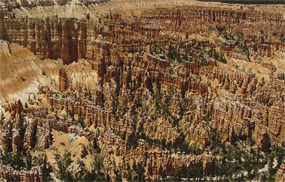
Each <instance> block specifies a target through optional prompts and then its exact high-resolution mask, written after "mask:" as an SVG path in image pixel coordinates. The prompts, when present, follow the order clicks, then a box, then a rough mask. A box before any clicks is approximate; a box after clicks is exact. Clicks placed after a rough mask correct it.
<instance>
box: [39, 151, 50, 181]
mask: <svg viewBox="0 0 285 182" xmlns="http://www.w3.org/2000/svg"><path fill="white" fill-rule="evenodd" d="M40 166H41V173H42V176H43V181H51V176H50V173H51V172H52V168H51V166H50V164H49V163H48V161H47V156H46V155H44V158H43V159H40Z"/></svg>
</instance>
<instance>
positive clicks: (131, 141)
mask: <svg viewBox="0 0 285 182" xmlns="http://www.w3.org/2000/svg"><path fill="white" fill-rule="evenodd" d="M127 145H128V146H129V147H130V148H137V146H138V138H137V136H136V135H135V134H131V135H130V136H129V137H128V139H127Z"/></svg>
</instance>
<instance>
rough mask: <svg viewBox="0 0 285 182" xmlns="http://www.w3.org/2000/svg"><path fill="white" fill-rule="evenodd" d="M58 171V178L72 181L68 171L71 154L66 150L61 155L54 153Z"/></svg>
mask: <svg viewBox="0 0 285 182" xmlns="http://www.w3.org/2000/svg"><path fill="white" fill-rule="evenodd" d="M55 158H56V163H57V167H58V169H59V171H58V177H59V179H61V180H63V181H73V176H72V174H71V172H70V171H68V167H69V165H70V164H71V162H72V160H71V154H70V152H67V153H65V154H64V156H63V157H61V156H60V155H59V154H56V155H55Z"/></svg>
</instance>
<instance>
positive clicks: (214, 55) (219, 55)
mask: <svg viewBox="0 0 285 182" xmlns="http://www.w3.org/2000/svg"><path fill="white" fill-rule="evenodd" d="M208 55H209V57H211V58H214V59H215V60H217V61H219V62H221V63H225V64H226V63H227V59H226V57H225V55H224V54H223V53H222V52H219V51H217V50H216V49H213V48H212V49H210V50H208Z"/></svg>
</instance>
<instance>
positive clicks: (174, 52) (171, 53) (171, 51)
mask: <svg viewBox="0 0 285 182" xmlns="http://www.w3.org/2000/svg"><path fill="white" fill-rule="evenodd" d="M168 58H169V59H170V60H177V61H178V62H181V61H182V59H181V57H180V53H179V49H177V48H176V47H174V46H172V45H169V48H168Z"/></svg>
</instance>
